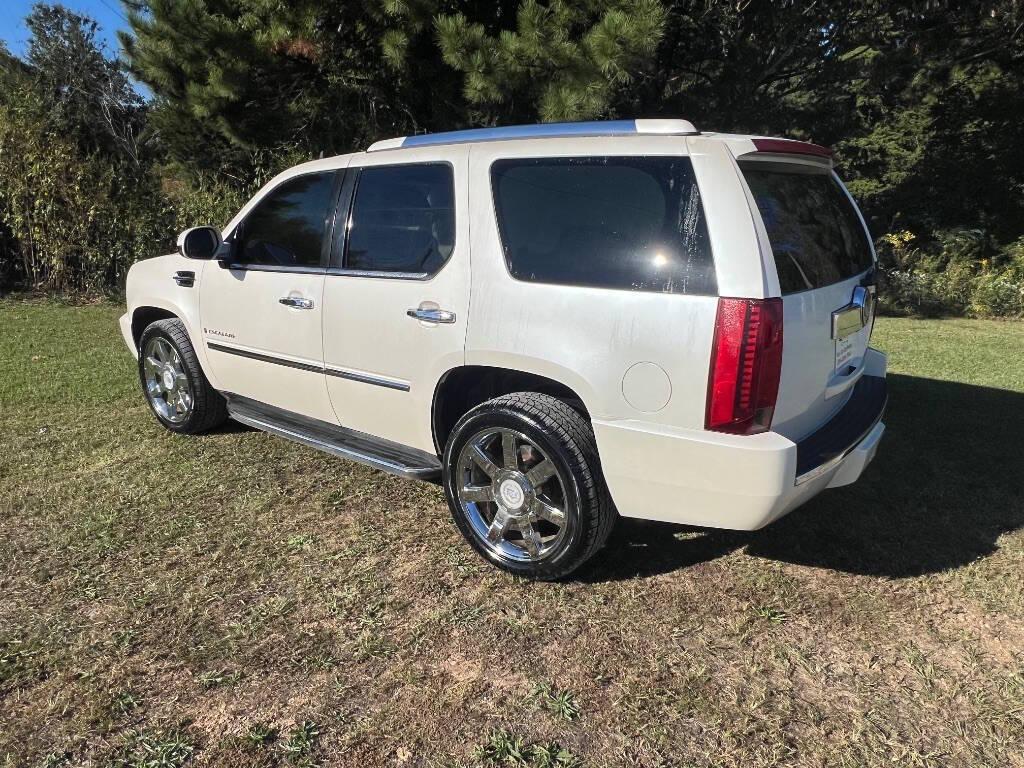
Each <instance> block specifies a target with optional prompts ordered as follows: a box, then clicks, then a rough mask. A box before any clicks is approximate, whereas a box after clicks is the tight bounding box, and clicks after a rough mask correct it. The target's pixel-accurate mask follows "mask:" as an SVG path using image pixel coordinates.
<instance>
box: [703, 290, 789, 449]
mask: <svg viewBox="0 0 1024 768" xmlns="http://www.w3.org/2000/svg"><path fill="white" fill-rule="evenodd" d="M781 372H782V299H726V298H720V299H719V300H718V314H717V316H716V318H715V339H714V343H713V344H712V347H711V377H710V379H709V381H708V404H707V411H706V415H705V417H704V426H705V428H706V429H713V430H715V431H717V432H731V433H733V434H737V435H753V434H756V433H758V432H767V431H768V429H769V428H770V427H771V425H772V414H773V413H774V412H775V401H776V399H777V398H778V396H779V375H780V374H781Z"/></svg>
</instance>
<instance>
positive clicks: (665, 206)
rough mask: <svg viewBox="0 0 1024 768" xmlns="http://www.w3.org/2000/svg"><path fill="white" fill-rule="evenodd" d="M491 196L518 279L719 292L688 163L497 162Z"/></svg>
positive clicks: (652, 160)
mask: <svg viewBox="0 0 1024 768" xmlns="http://www.w3.org/2000/svg"><path fill="white" fill-rule="evenodd" d="M491 189H492V192H493V194H494V208H495V212H496V213H497V217H498V229H499V231H500V234H501V240H502V245H503V246H504V249H505V259H506V261H507V263H508V268H509V272H510V273H511V274H512V276H513V277H514V278H516V279H517V280H526V281H533V282H540V283H556V284H560V285H576V286H593V287H598V288H619V289H625V290H634V291H659V292H664V293H688V294H701V295H711V296H714V295H716V294H717V293H718V286H717V279H716V275H715V265H714V261H713V260H712V256H711V247H710V244H709V241H708V229H707V225H706V224H705V221H704V207H703V205H702V204H701V198H700V190H699V189H698V188H697V183H696V181H695V179H694V174H693V167H692V166H691V164H690V158H688V157H677V156H667V157H549V158H522V159H515V160H499V161H497V162H495V163H494V164H493V165H492V166H491Z"/></svg>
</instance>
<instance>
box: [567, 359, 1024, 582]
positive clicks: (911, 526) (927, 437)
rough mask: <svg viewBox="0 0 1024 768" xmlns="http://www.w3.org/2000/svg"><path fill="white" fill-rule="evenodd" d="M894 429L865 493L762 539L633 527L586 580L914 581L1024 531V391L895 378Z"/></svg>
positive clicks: (800, 513) (833, 496)
mask: <svg viewBox="0 0 1024 768" xmlns="http://www.w3.org/2000/svg"><path fill="white" fill-rule="evenodd" d="M885 423H886V432H885V435H884V436H883V438H882V443H881V445H880V446H879V452H878V456H877V457H876V459H875V461H874V462H872V464H871V465H870V466H869V467H868V468H867V470H866V471H865V472H864V475H863V476H862V477H861V478H860V480H859V481H858V482H857V483H855V484H854V485H851V486H847V487H844V488H838V489H833V490H828V491H825V492H823V493H822V494H820V495H819V496H817V497H816V498H814V499H812V500H811V501H810V502H808V503H807V504H805V505H804V506H802V507H800V508H799V509H797V510H795V511H793V512H792V513H790V514H789V515H787V516H786V517H784V518H782V519H781V520H779V521H778V522H776V523H774V524H772V525H770V526H768V527H767V528H764V529H762V530H760V531H755V532H752V533H733V532H726V531H710V530H709V531H707V532H706V533H704V534H703V535H702V536H697V537H693V536H688V537H677V534H678V533H679V532H680V531H686V530H693V529H687V528H685V527H682V526H670V525H665V524H660V523H643V522H641V521H623V524H622V525H621V526H620V527H619V529H617V531H616V533H615V534H613V537H612V541H610V542H609V546H608V548H607V551H606V552H605V553H604V556H599V557H598V558H595V560H594V562H593V565H592V566H591V567H590V568H587V569H586V570H585V572H583V573H581V574H580V577H581V578H582V579H583V580H585V581H607V580H616V579H622V578H629V577H632V576H636V575H649V574H656V573H664V572H667V571H671V570H675V569H678V568H685V567H686V566H688V565H692V564H693V563H695V562H699V561H702V560H707V559H713V558H715V557H719V556H721V555H723V554H726V553H728V552H730V551H733V550H735V549H737V548H740V547H745V551H746V554H748V555H751V556H754V557H764V558H768V559H772V560H778V561H783V562H788V563H797V564H801V565H811V566H818V567H821V568H831V569H834V570H839V571H846V572H849V573H857V574H866V575H873V576H882V577H888V578H903V577H911V576H918V575H922V574H928V573H936V572H939V571H944V570H947V569H950V568H956V567H959V566H962V565H965V564H967V563H970V562H972V561H974V560H976V559H978V558H980V557H984V556H986V555H989V554H991V553H992V552H994V551H995V550H996V548H997V545H996V542H997V540H998V538H999V537H1000V536H1001V535H1002V534H1004V533H1007V532H1010V531H1014V530H1017V529H1018V528H1021V527H1024V454H1022V452H1021V451H1020V449H1019V445H1020V441H1021V435H1022V434H1024V393H1019V392H1012V391H1008V390H1001V389H992V388H989V387H978V386H972V385H968V384H959V383H956V382H951V381H939V380H935V379H923V378H917V377H914V376H902V375H895V374H890V376H889V405H888V409H887V411H886V416H885Z"/></svg>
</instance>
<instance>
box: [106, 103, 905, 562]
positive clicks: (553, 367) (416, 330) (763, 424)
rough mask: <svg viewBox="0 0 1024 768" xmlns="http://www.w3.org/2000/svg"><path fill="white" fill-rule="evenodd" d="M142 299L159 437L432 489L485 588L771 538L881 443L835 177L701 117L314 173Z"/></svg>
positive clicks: (303, 173)
mask: <svg viewBox="0 0 1024 768" xmlns="http://www.w3.org/2000/svg"><path fill="white" fill-rule="evenodd" d="M178 247H179V253H177V254H173V255H169V256H163V257H159V258H154V259H149V260H147V261H143V262H140V263H138V264H135V265H134V266H133V267H132V269H131V271H130V272H129V275H128V287H127V291H128V312H127V313H126V314H125V315H124V316H123V317H122V318H121V329H122V331H123V334H124V338H125V341H126V342H127V344H128V346H129V347H130V348H131V350H132V352H133V353H135V354H136V355H137V356H138V359H139V376H140V379H141V381H142V386H143V390H144V392H145V394H146V397H147V399H148V401H149V404H150V406H151V407H152V409H153V412H154V414H155V415H156V417H157V418H158V419H159V420H160V422H161V423H162V424H163V425H164V426H165V427H167V428H168V429H170V430H173V431H176V432H182V433H196V432H201V431H203V430H207V429H210V428H212V427H215V426H217V425H218V424H220V423H221V422H222V421H224V419H225V418H227V417H228V416H230V417H232V418H234V419H236V420H238V421H240V422H243V423H245V424H248V425H251V426H253V427H256V428H258V429H262V430H266V431H268V432H273V433H275V434H278V435H281V436H283V437H287V438H290V439H292V440H296V441H298V442H300V443H303V444H305V445H308V446H312V447H314V448H319V449H322V450H326V451H330V452H331V453H334V454H337V455H339V456H342V457H345V458H348V459H352V460H355V461H360V462H363V463H365V464H369V465H370V466H372V467H376V468H378V469H383V470H385V471H389V472H394V473H396V474H399V475H403V476H405V477H410V478H420V479H435V478H440V479H441V480H442V481H443V484H444V488H445V492H446V495H447V498H448V503H449V505H450V506H451V510H452V514H453V515H454V518H455V522H456V524H457V525H458V526H459V528H460V529H461V531H462V533H463V534H464V535H465V537H466V539H467V540H468V541H469V542H470V544H472V546H473V547H474V548H475V549H476V550H477V551H478V552H479V553H480V554H481V555H483V556H484V557H485V558H487V559H488V560H490V561H491V562H492V563H494V564H495V565H497V566H499V567H501V568H505V569H507V570H509V571H513V572H515V573H519V574H523V575H527V576H532V577H538V578H557V577H559V576H563V575H565V574H567V573H569V572H571V571H572V570H574V569H575V568H577V567H578V566H579V565H580V564H581V563H583V562H584V561H585V560H587V559H588V558H589V557H590V556H591V555H593V554H594V553H595V552H596V551H597V550H598V549H599V548H600V547H601V546H602V545H603V544H604V542H605V540H606V539H607V537H608V535H609V533H610V531H611V529H612V526H613V524H614V521H615V519H616V515H617V514H618V515H624V516H626V517H640V518H648V519H653V520H664V521H669V522H674V523H688V524H692V525H700V526H714V527H722V528H735V529H744V530H750V529H756V528H760V527H761V526H764V525H766V524H768V523H770V522H771V521H773V520H775V519H776V518H778V517H780V516H781V515H783V514H785V513H786V512H788V511H789V510H791V509H793V508H794V507H796V506H798V505H800V504H802V503H803V502H805V501H807V500H808V499H809V498H811V497H812V496H814V495H815V494H817V493H818V492H820V491H821V490H823V489H825V488H833V487H836V486H841V485H846V484H848V483H852V482H853V481H854V480H856V479H857V478H858V477H859V476H860V474H861V472H862V471H863V469H864V467H865V466H866V465H867V463H868V462H869V461H871V459H872V458H873V456H874V454H875V451H876V448H877V445H878V441H879V438H880V437H881V435H882V432H883V430H884V426H883V424H882V423H881V415H882V411H883V408H884V406H885V401H886V385H885V370H886V358H885V356H884V355H883V354H882V353H881V352H879V351H877V350H875V349H873V348H871V347H869V346H868V339H869V337H870V335H871V328H872V324H873V297H874V290H875V289H874V280H873V276H874V272H875V267H874V262H875V258H874V252H873V249H872V245H871V239H870V237H869V236H868V232H867V229H866V227H865V224H864V221H863V219H862V218H861V215H860V213H859V212H858V210H857V207H856V205H855V204H854V202H853V200H852V199H851V197H850V195H849V194H848V192H847V191H846V188H845V187H844V186H843V185H842V183H841V182H840V181H839V179H838V177H837V176H836V175H835V173H834V172H833V171H832V161H831V157H830V153H829V152H828V150H826V149H824V148H822V147H819V146H816V145H814V144H808V143H804V142H797V141H790V140H785V139H765V138H758V137H749V136H734V135H724V134H714V133H701V132H699V131H697V130H696V129H695V128H694V127H693V125H691V124H690V123H688V122H687V121H685V120H635V121H634V120H623V121H613V122H597V123H568V124H548V125H530V126H517V127H510V128H488V129H480V130H469V131H458V132H453V133H445V134H433V135H425V136H411V137H406V138H400V139H390V140H387V141H381V142H378V143H376V144H374V145H373V146H371V147H370V148H369V149H368V150H367V151H366V152H359V153H356V154H351V155H344V156H341V157H333V158H328V159H324V160H317V161H314V162H310V163H305V164H303V165H300V166H298V167H296V168H292V169H290V170H288V171H286V172H284V173H282V174H281V175H280V176H278V177H277V178H275V179H274V180H273V181H271V182H270V183H269V184H267V186H266V187H264V188H263V189H262V190H261V191H260V192H259V193H258V194H257V195H256V196H255V197H254V198H253V199H252V200H251V201H249V203H247V204H246V206H245V207H244V208H243V209H242V210H241V211H240V212H239V213H238V215H237V216H235V218H234V219H232V221H231V222H230V223H229V224H228V225H227V227H226V228H225V229H224V230H223V233H221V232H219V231H217V230H214V229H211V228H209V227H200V228H196V229H191V230H188V231H186V232H184V233H182V235H181V237H180V238H179V240H178Z"/></svg>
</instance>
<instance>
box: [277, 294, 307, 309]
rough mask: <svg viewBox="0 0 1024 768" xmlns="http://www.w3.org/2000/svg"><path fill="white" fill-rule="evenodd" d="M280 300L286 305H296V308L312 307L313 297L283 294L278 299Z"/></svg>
mask: <svg viewBox="0 0 1024 768" xmlns="http://www.w3.org/2000/svg"><path fill="white" fill-rule="evenodd" d="M278 302H280V303H281V304H284V305H285V306H286V307H294V308H295V309H312V308H313V300H312V299H302V298H299V297H298V296H282V297H281V298H280V299H278Z"/></svg>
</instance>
